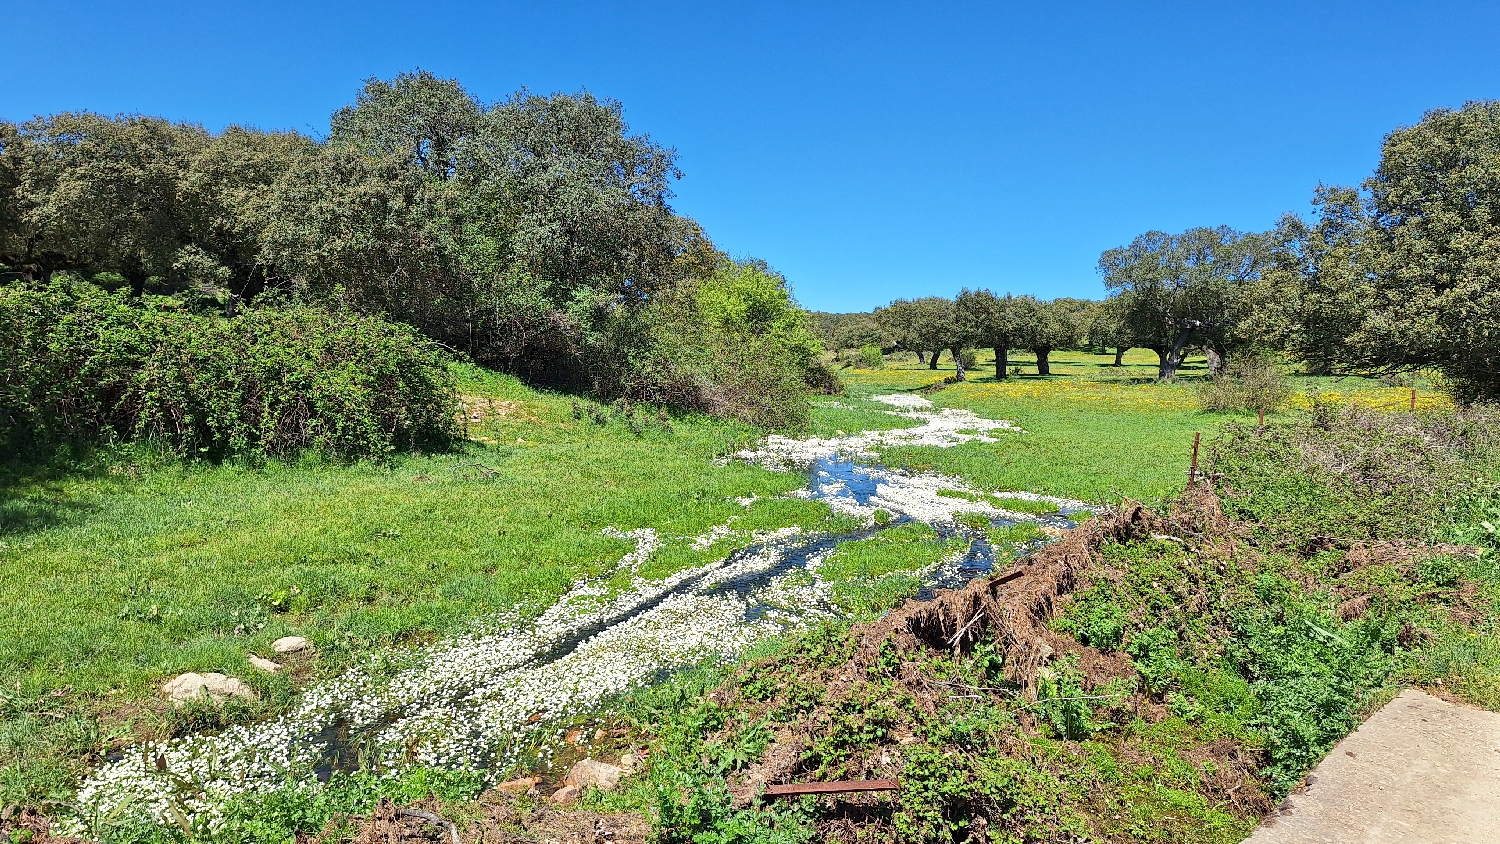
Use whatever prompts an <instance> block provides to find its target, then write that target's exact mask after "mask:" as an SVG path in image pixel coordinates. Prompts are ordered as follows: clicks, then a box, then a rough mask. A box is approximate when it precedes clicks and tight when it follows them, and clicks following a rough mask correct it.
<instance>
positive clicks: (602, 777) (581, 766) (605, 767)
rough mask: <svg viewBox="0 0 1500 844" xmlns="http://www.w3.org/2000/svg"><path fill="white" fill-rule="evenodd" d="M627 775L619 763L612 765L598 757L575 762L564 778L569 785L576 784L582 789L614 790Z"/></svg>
mask: <svg viewBox="0 0 1500 844" xmlns="http://www.w3.org/2000/svg"><path fill="white" fill-rule="evenodd" d="M623 776H625V769H624V768H622V767H620V766H619V765H611V764H609V763H608V762H600V761H598V760H596V759H580V760H579V761H577V762H574V763H573V767H572V768H571V769H569V770H568V778H567V779H566V780H564V782H566V783H567V784H568V785H576V786H578V788H580V789H584V788H598V789H602V790H604V791H613V790H614V788H615V786H617V785H619V784H620V777H623Z"/></svg>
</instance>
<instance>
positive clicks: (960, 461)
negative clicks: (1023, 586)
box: [819, 349, 1448, 503]
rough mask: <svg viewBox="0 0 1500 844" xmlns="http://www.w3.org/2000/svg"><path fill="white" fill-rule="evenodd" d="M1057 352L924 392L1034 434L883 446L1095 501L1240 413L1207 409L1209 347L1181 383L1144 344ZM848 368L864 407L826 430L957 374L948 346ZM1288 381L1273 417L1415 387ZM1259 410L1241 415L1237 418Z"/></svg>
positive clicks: (1394, 395) (1400, 398)
mask: <svg viewBox="0 0 1500 844" xmlns="http://www.w3.org/2000/svg"><path fill="white" fill-rule="evenodd" d="M893 357H897V356H893ZM1051 361H1052V366H1051V369H1052V372H1053V374H1052V375H1050V376H1047V377H1041V376H1037V375H1035V374H1026V373H1035V371H1036V364H1035V359H1034V358H1033V357H1031V356H1030V355H1026V354H1017V355H1013V356H1012V357H1011V358H1010V362H1011V364H1012V365H1013V367H1015V366H1019V367H1020V368H1021V370H1022V374H1021V375H1013V376H1010V377H1008V378H1006V379H1005V380H1003V381H997V380H995V377H994V372H995V371H994V357H993V355H981V356H980V358H979V366H978V367H977V368H976V369H974V370H971V371H970V372H969V380H967V381H966V382H964V383H961V384H950V385H947V386H946V387H944V388H943V389H940V390H938V391H937V392H932V393H930V394H928V396H927V397H928V398H929V399H930V400H931V401H932V402H933V404H934V405H936V406H937V407H939V408H942V407H953V408H966V409H969V410H972V411H974V412H975V413H977V414H979V415H980V416H984V417H988V418H993V419H1009V420H1011V421H1013V422H1015V423H1016V424H1017V425H1019V426H1020V427H1022V428H1023V429H1025V430H1026V432H1027V433H1026V434H1025V435H1021V436H1011V437H1004V438H1002V441H1001V442H999V443H969V444H966V445H962V446H958V447H956V448H951V449H938V448H897V449H890V450H888V451H886V452H884V454H883V457H884V458H885V460H886V461H887V462H888V463H890V464H892V465H896V466H901V467H904V468H909V469H914V470H931V471H938V472H943V473H945V474H951V475H958V476H960V477H963V478H964V479H966V480H968V481H969V482H970V483H973V484H975V485H978V486H981V487H988V488H991V489H1001V490H1026V491H1030V492H1040V493H1046V494H1049V495H1060V496H1065V497H1068V498H1078V499H1082V500H1084V501H1088V502H1094V503H1106V502H1111V501H1117V500H1119V499H1120V498H1122V497H1129V498H1134V499H1137V500H1143V501H1152V502H1154V501H1159V500H1161V499H1163V498H1165V497H1167V496H1169V495H1171V494H1172V493H1174V492H1175V491H1177V490H1180V489H1181V488H1182V486H1183V484H1184V482H1185V481H1186V478H1187V469H1188V466H1189V465H1190V462H1191V455H1192V445H1193V435H1194V434H1195V433H1201V434H1203V436H1204V437H1205V439H1206V438H1208V437H1209V436H1211V435H1212V434H1214V433H1215V432H1217V431H1218V430H1219V428H1220V427H1221V426H1222V425H1223V424H1224V422H1225V421H1228V420H1234V419H1236V418H1237V417H1236V416H1235V415H1225V414H1211V413H1204V412H1203V411H1201V410H1200V409H1199V405H1198V401H1197V397H1196V389H1197V383H1198V382H1199V381H1200V380H1201V379H1202V378H1203V375H1204V362H1203V359H1202V358H1189V359H1188V361H1187V365H1186V366H1184V367H1183V372H1182V378H1181V380H1180V381H1179V382H1178V383H1175V384H1157V383H1154V381H1152V379H1153V378H1154V376H1155V373H1156V354H1155V353H1154V352H1151V351H1149V350H1146V349H1134V350H1132V351H1131V352H1129V353H1128V354H1127V355H1126V356H1125V361H1124V363H1125V365H1124V366H1123V367H1118V368H1117V367H1115V366H1113V363H1114V356H1113V355H1091V354H1087V353H1083V352H1057V353H1054V354H1053V355H1052V356H1051ZM841 375H842V377H843V379H844V381H845V383H846V384H847V385H848V393H849V396H848V398H847V399H844V400H843V401H842V402H841V403H842V404H845V405H847V406H852V407H856V408H865V409H864V410H863V411H860V410H842V409H832V410H829V409H823V410H820V411H819V414H820V416H819V422H820V425H821V426H822V428H823V429H825V430H826V429H827V428H829V427H830V426H836V427H844V426H852V425H855V424H857V423H862V422H866V421H867V417H869V416H876V415H880V414H872V413H870V412H869V411H870V408H872V407H874V406H875V405H872V403H868V402H861V401H859V400H860V399H864V398H868V397H869V396H872V395H878V394H880V393H888V392H895V391H912V390H921V389H923V388H931V387H933V386H935V385H941V384H942V382H943V380H944V379H945V378H947V377H950V376H952V375H953V365H952V363H951V361H950V360H949V359H948V358H947V356H944V358H943V359H942V362H941V363H940V365H939V367H938V369H936V370H932V369H929V368H927V366H926V365H923V364H918V363H917V362H916V361H915V359H914V358H910V359H900V358H897V359H895V360H888V362H887V364H886V366H885V367H884V368H882V369H874V370H858V369H846V370H843V371H842V372H841ZM1291 381H1292V386H1293V389H1294V390H1295V391H1296V392H1295V393H1294V394H1293V397H1292V401H1291V403H1290V406H1289V407H1288V409H1287V410H1286V411H1284V412H1283V413H1281V414H1273V415H1272V416H1271V417H1270V418H1269V419H1268V421H1271V422H1274V421H1276V420H1277V419H1278V418H1284V417H1286V416H1289V415H1292V414H1297V413H1300V412H1301V411H1302V410H1304V409H1305V408H1306V407H1308V406H1309V405H1310V404H1311V403H1312V401H1314V400H1315V399H1316V400H1320V401H1330V402H1359V403H1361V404H1366V405H1370V406H1374V407H1388V408H1396V407H1404V406H1405V405H1406V403H1407V401H1408V399H1409V390H1408V388H1405V387H1382V386H1380V385H1379V384H1378V383H1377V382H1374V381H1370V380H1368V379H1361V378H1345V379H1332V378H1312V377H1305V376H1293V377H1292V378H1291ZM1418 402H1419V406H1420V407H1433V406H1446V405H1447V404H1448V402H1447V399H1446V398H1445V397H1444V396H1443V395H1442V394H1440V393H1437V392H1435V391H1433V390H1431V389H1420V390H1419V391H1418ZM885 418H886V419H891V418H892V417H890V416H885ZM1251 419H1253V417H1250V416H1244V417H1238V420H1239V421H1246V420H1251ZM887 424H889V423H887ZM864 427H873V425H871V424H866V425H864Z"/></svg>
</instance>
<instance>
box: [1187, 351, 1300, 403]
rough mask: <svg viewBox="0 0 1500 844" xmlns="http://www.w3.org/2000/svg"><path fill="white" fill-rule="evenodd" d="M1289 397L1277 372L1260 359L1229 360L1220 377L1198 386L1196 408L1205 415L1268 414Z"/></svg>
mask: <svg viewBox="0 0 1500 844" xmlns="http://www.w3.org/2000/svg"><path fill="white" fill-rule="evenodd" d="M1291 395H1292V387H1291V385H1290V384H1289V383H1287V379H1286V376H1285V375H1284V374H1282V372H1281V369H1280V368H1278V367H1277V366H1276V364H1274V363H1272V362H1271V361H1269V360H1266V359H1264V358H1244V359H1240V360H1232V361H1230V362H1229V364H1228V365H1227V366H1225V367H1224V371H1223V372H1222V373H1221V374H1220V375H1218V376H1217V377H1215V378H1213V379H1212V380H1209V381H1204V382H1202V383H1200V384H1199V385H1198V404H1199V406H1200V407H1202V408H1203V409H1204V410H1205V411H1207V412H1209V413H1229V412H1235V411H1245V412H1248V413H1255V412H1257V411H1265V412H1266V413H1271V412H1273V411H1276V410H1280V409H1281V408H1282V407H1284V406H1285V405H1286V401H1287V399H1288V398H1290V397H1291Z"/></svg>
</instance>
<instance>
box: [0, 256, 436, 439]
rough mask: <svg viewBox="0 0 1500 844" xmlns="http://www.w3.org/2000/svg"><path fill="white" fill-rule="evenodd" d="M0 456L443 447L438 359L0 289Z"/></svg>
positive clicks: (156, 303) (383, 337)
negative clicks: (137, 447)
mask: <svg viewBox="0 0 1500 844" xmlns="http://www.w3.org/2000/svg"><path fill="white" fill-rule="evenodd" d="M0 359H3V360H4V361H6V366H5V368H4V371H3V372H0V446H3V448H4V450H5V451H7V452H9V453H12V454H21V453H23V452H25V451H27V450H34V449H42V448H47V447H55V446H59V445H65V444H69V443H96V442H101V441H102V442H147V443H153V444H157V445H160V446H163V447H165V448H167V449H170V450H171V451H173V452H176V453H178V454H180V455H184V456H191V457H205V458H210V459H222V458H225V457H229V456H235V455H238V456H252V457H288V456H291V455H294V454H296V453H298V452H301V451H305V450H313V451H316V452H321V453H323V454H326V455H329V456H332V457H337V458H358V457H370V456H380V455H385V454H389V453H391V452H395V451H408V450H413V449H437V448H443V447H446V446H447V445H448V444H449V443H450V442H451V441H452V440H453V439H454V437H455V436H456V435H457V434H458V430H457V423H456V415H455V414H456V412H457V408H458V405H457V395H456V392H455V389H454V384H453V380H452V377H451V375H450V374H449V369H448V364H449V361H450V357H449V356H448V355H447V354H446V353H445V352H444V351H443V350H442V349H440V348H439V347H437V345H436V344H434V343H433V342H432V341H430V340H427V339H425V338H423V337H422V336H421V335H419V334H418V333H417V332H415V331H413V330H411V329H410V328H407V327H405V326H401V325H396V324H393V323H390V322H386V321H384V320H381V319H379V318H376V317H370V316H360V315H357V314H350V313H338V312H333V311H328V310H324V309H319V308H312V307H307V306H303V305H289V306H286V307H255V308H248V309H244V310H241V311H240V312H239V313H238V314H236V315H235V316H233V317H225V316H222V315H220V314H217V313H208V314H204V313H197V312H194V311H192V310H190V309H187V308H184V307H183V306H182V302H181V301H180V300H178V299H175V298H171V297H156V296H149V295H148V296H144V297H134V296H131V295H130V294H129V292H128V291H125V290H120V291H116V292H109V291H107V290H104V289H103V288H101V287H99V286H97V285H94V284H91V283H89V282H84V281H79V280H76V279H73V278H70V277H66V276H64V277H60V278H58V279H57V280H55V281H53V282H51V283H50V284H47V285H25V284H18V283H13V284H9V285H0Z"/></svg>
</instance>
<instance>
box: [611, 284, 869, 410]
mask: <svg viewBox="0 0 1500 844" xmlns="http://www.w3.org/2000/svg"><path fill="white" fill-rule="evenodd" d="M645 323H646V329H645V330H647V331H649V333H650V334H651V338H652V339H651V342H650V344H649V345H650V351H649V353H648V354H647V356H646V358H647V359H646V360H645V361H644V362H642V363H641V364H639V365H633V366H631V367H630V369H632V370H634V371H636V372H638V373H639V374H637V375H632V376H630V378H631V379H632V380H631V381H630V384H629V386H628V387H627V390H626V391H627V392H628V393H630V394H632V395H634V396H637V397H639V398H641V399H644V400H646V401H651V402H655V403H660V404H667V405H672V406H676V407H681V408H687V409H693V410H701V411H705V412H707V413H710V414H713V415H715V416H720V417H725V418H729V419H738V420H740V421H742V422H748V423H750V424H751V425H755V426H757V427H760V428H773V429H784V430H795V429H801V428H805V427H807V424H808V422H809V420H810V419H811V415H812V408H811V403H810V402H809V400H808V399H809V395H810V394H811V393H829V394H831V393H838V392H842V389H843V388H842V386H841V384H840V382H839V380H838V378H837V377H835V376H834V375H833V373H832V372H830V371H829V370H828V368H827V367H826V366H824V365H823V362H822V360H821V356H822V353H823V346H822V343H821V342H820V341H819V340H818V339H817V336H816V335H815V334H814V333H813V330H812V325H811V322H810V319H809V316H808V314H807V312H806V311H804V310H802V309H801V308H799V307H797V303H796V301H794V300H793V299H792V294H791V290H790V289H789V288H788V287H787V283H786V279H784V278H782V277H781V276H780V275H778V274H776V273H775V272H772V271H771V270H770V269H769V268H766V267H764V266H762V265H759V264H756V263H753V262H752V263H743V264H740V263H730V262H726V263H724V264H723V265H722V266H720V267H719V268H718V270H717V271H716V272H714V273H712V274H711V275H708V276H706V277H704V278H696V279H687V280H684V281H683V282H682V283H681V284H679V285H677V286H676V287H675V288H674V289H673V290H671V291H668V292H665V293H663V294H662V295H661V296H660V297H659V298H658V299H656V300H654V302H653V307H652V308H650V309H648V311H647V313H646V316H645Z"/></svg>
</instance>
